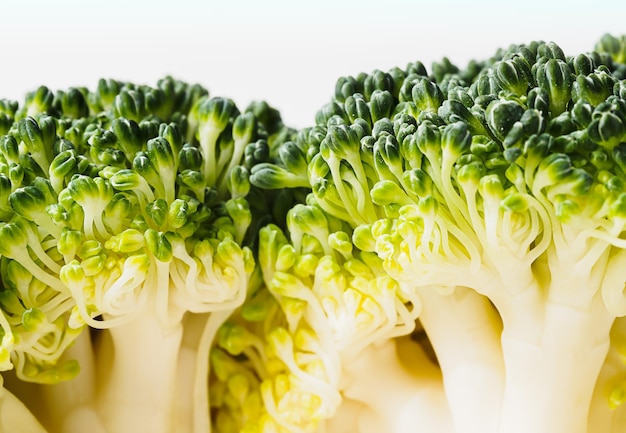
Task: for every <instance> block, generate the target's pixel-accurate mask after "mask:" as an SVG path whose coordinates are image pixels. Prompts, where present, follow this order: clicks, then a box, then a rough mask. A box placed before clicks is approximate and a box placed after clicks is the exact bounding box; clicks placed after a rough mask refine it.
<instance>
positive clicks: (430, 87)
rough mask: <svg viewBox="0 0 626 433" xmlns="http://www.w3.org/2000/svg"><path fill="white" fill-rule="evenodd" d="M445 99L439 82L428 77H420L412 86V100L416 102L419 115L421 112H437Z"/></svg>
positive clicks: (415, 113) (416, 114)
mask: <svg viewBox="0 0 626 433" xmlns="http://www.w3.org/2000/svg"><path fill="white" fill-rule="evenodd" d="M443 101H444V95H443V92H442V91H441V89H440V88H439V86H438V85H437V83H435V82H434V81H431V80H429V79H427V78H419V79H418V80H417V82H416V83H415V84H414V85H413V87H412V88H411V102H412V103H413V104H415V108H416V110H417V111H416V112H414V113H413V115H414V117H417V116H418V115H419V113H421V112H424V111H425V112H431V113H437V110H438V109H439V107H440V106H441V104H442V103H443Z"/></svg>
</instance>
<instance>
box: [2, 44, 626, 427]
mask: <svg viewBox="0 0 626 433" xmlns="http://www.w3.org/2000/svg"><path fill="white" fill-rule="evenodd" d="M625 59H626V39H625V38H624V37H620V38H618V37H614V36H611V35H605V36H603V37H602V38H601V40H600V41H599V42H598V44H597V45H596V47H595V51H592V52H588V53H582V54H577V55H573V56H572V55H566V54H565V53H564V52H563V50H562V49H561V48H560V47H559V46H558V45H556V44H555V43H553V42H544V41H535V42H531V43H528V44H520V45H511V46H509V47H508V48H504V49H500V50H498V51H497V52H496V53H495V54H494V55H493V56H492V57H491V58H488V59H486V60H482V61H472V62H470V63H469V64H468V65H467V67H465V68H459V67H458V66H456V65H454V64H453V63H452V62H451V61H450V60H449V59H447V58H443V59H442V60H441V61H440V62H435V63H434V64H433V65H432V67H431V68H430V72H429V71H428V70H427V68H426V67H425V66H424V64H422V63H421V62H419V61H416V62H413V63H410V64H408V65H407V66H406V67H403V68H400V67H395V68H392V69H390V70H388V71H386V72H385V71H381V70H375V71H372V72H371V73H369V74H366V73H361V74H359V75H356V76H345V77H341V78H339V79H338V80H337V83H336V86H335V88H334V93H333V94H332V97H331V100H330V102H329V103H327V104H325V105H324V106H323V107H321V108H320V109H319V111H318V112H317V114H316V116H315V119H314V120H313V122H312V124H311V125H309V126H307V127H305V128H302V129H300V130H294V129H292V128H289V127H287V126H285V125H284V124H283V122H282V120H281V116H280V113H279V111H278V110H276V109H275V108H273V107H272V106H270V105H269V104H268V103H266V102H253V103H251V104H250V105H249V106H248V107H247V108H246V109H244V110H243V111H240V110H239V108H238V107H237V105H236V104H235V103H234V101H232V100H230V99H228V98H224V97H215V96H210V95H209V93H208V91H207V90H206V89H205V88H203V87H202V86H200V85H191V84H187V83H184V82H181V81H178V80H176V79H174V78H171V77H165V78H163V79H162V80H160V81H158V82H157V83H156V85H155V86H154V87H152V86H148V85H143V84H135V83H128V82H121V81H117V80H114V79H108V80H106V79H102V80H100V81H99V82H98V84H97V86H96V88H95V89H93V90H90V89H87V88H82V87H77V88H70V89H67V90H59V91H56V92H53V91H51V90H50V89H48V88H47V87H45V86H42V87H40V88H38V89H36V90H35V91H33V92H31V93H29V94H28V95H27V96H26V98H25V101H24V103H23V104H21V105H20V104H18V103H17V102H14V101H7V100H0V372H2V376H1V377H0V379H2V382H0V431H17V432H29V433H30V432H33V433H39V432H41V433H46V432H47V433H74V432H83V431H85V430H87V429H89V430H90V431H93V432H96V433H112V432H114V433H125V432H133V433H134V432H155V433H171V432H175V431H176V432H178V431H182V432H193V433H204V432H210V431H214V432H217V433H291V432H298V433H304V432H307V433H314V432H326V433H333V432H344V431H358V432H361V433H376V432H381V431H388V432H396V433H405V432H409V431H413V430H416V429H419V430H424V431H433V432H435V431H436V432H442V433H447V432H450V433H452V432H458V433H475V432H481V433H484V432H493V433H500V432H505V433H516V432H520V433H521V432H531V431H532V432H539V433H543V432H545V433H548V432H550V433H551V432H553V431H567V432H568V433H586V432H594V433H595V432H602V433H604V432H606V433H613V432H619V431H623V430H624V428H625V426H626V404H625V402H626V362H625V361H624V359H626V358H625V356H626V355H625V354H626V349H625V348H624V347H625V341H626V340H625V339H626V321H625V319H624V317H625V316H626V300H625V298H624V287H625V286H626V274H624V269H625V267H626V241H625V240H624V231H625V229H626V156H625V155H626V81H625V80H626V63H625V62H626V61H625Z"/></svg>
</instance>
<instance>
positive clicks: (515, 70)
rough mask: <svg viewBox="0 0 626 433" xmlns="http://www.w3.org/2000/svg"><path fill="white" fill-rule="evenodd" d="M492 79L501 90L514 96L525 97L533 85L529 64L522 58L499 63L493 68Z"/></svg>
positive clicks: (517, 57) (516, 57)
mask: <svg viewBox="0 0 626 433" xmlns="http://www.w3.org/2000/svg"><path fill="white" fill-rule="evenodd" d="M494 78H495V80H496V82H497V83H498V85H499V86H500V87H501V88H502V89H504V90H506V91H508V92H510V93H512V94H514V95H516V96H525V95H526V93H527V91H528V88H529V87H530V86H532V85H533V77H532V72H531V67H530V64H529V63H528V61H527V60H526V59H525V58H524V57H522V56H515V57H513V58H511V59H507V60H502V61H501V62H499V63H498V64H497V66H496V67H495V74H494Z"/></svg>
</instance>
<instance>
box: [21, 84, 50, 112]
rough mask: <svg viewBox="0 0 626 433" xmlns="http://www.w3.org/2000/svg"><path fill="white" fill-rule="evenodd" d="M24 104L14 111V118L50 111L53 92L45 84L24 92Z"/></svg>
mask: <svg viewBox="0 0 626 433" xmlns="http://www.w3.org/2000/svg"><path fill="white" fill-rule="evenodd" d="M25 99H26V100H25V102H24V105H23V106H22V108H20V109H19V110H18V111H17V112H16V115H15V117H16V119H23V118H25V117H34V116H37V115H38V114H41V113H45V112H48V111H50V109H51V108H52V104H53V103H54V94H53V93H52V91H51V90H50V89H48V88H47V87H46V86H40V87H39V88H38V89H37V90H35V91H33V92H29V93H27V94H26V98H25Z"/></svg>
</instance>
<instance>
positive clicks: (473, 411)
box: [419, 287, 504, 433]
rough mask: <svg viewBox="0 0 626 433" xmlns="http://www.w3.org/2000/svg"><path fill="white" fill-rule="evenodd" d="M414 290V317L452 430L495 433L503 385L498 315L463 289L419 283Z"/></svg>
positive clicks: (482, 300) (488, 303)
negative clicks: (445, 290)
mask: <svg viewBox="0 0 626 433" xmlns="http://www.w3.org/2000/svg"><path fill="white" fill-rule="evenodd" d="M419 294H420V299H421V300H422V304H423V311H422V313H420V316H419V319H420V322H421V323H422V326H423V328H424V330H425V331H426V334H427V335H428V338H429V340H430V342H431V344H432V346H433V349H434V351H435V354H436V355H437V360H438V362H439V366H440V367H441V372H442V374H443V385H444V389H445V392H446V397H447V399H448V403H449V405H450V411H451V413H452V418H453V422H454V426H455V431H456V432H457V433H477V432H481V433H488V432H497V431H498V430H497V429H498V417H497V414H498V413H499V410H498V409H499V407H500V404H501V400H502V393H503V388H504V362H503V359H502V350H501V347H500V334H501V329H502V324H501V321H500V317H499V316H498V313H497V312H496V310H495V309H494V308H493V306H492V305H491V303H490V302H489V300H488V298H486V297H485V296H482V295H480V294H478V293H477V292H475V291H474V290H471V289H468V288H465V287H457V288H455V289H454V292H453V293H451V294H440V293H437V291H436V289H434V288H432V287H423V288H421V289H420V290H419ZM477 391H479V392H480V398H476V393H477Z"/></svg>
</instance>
